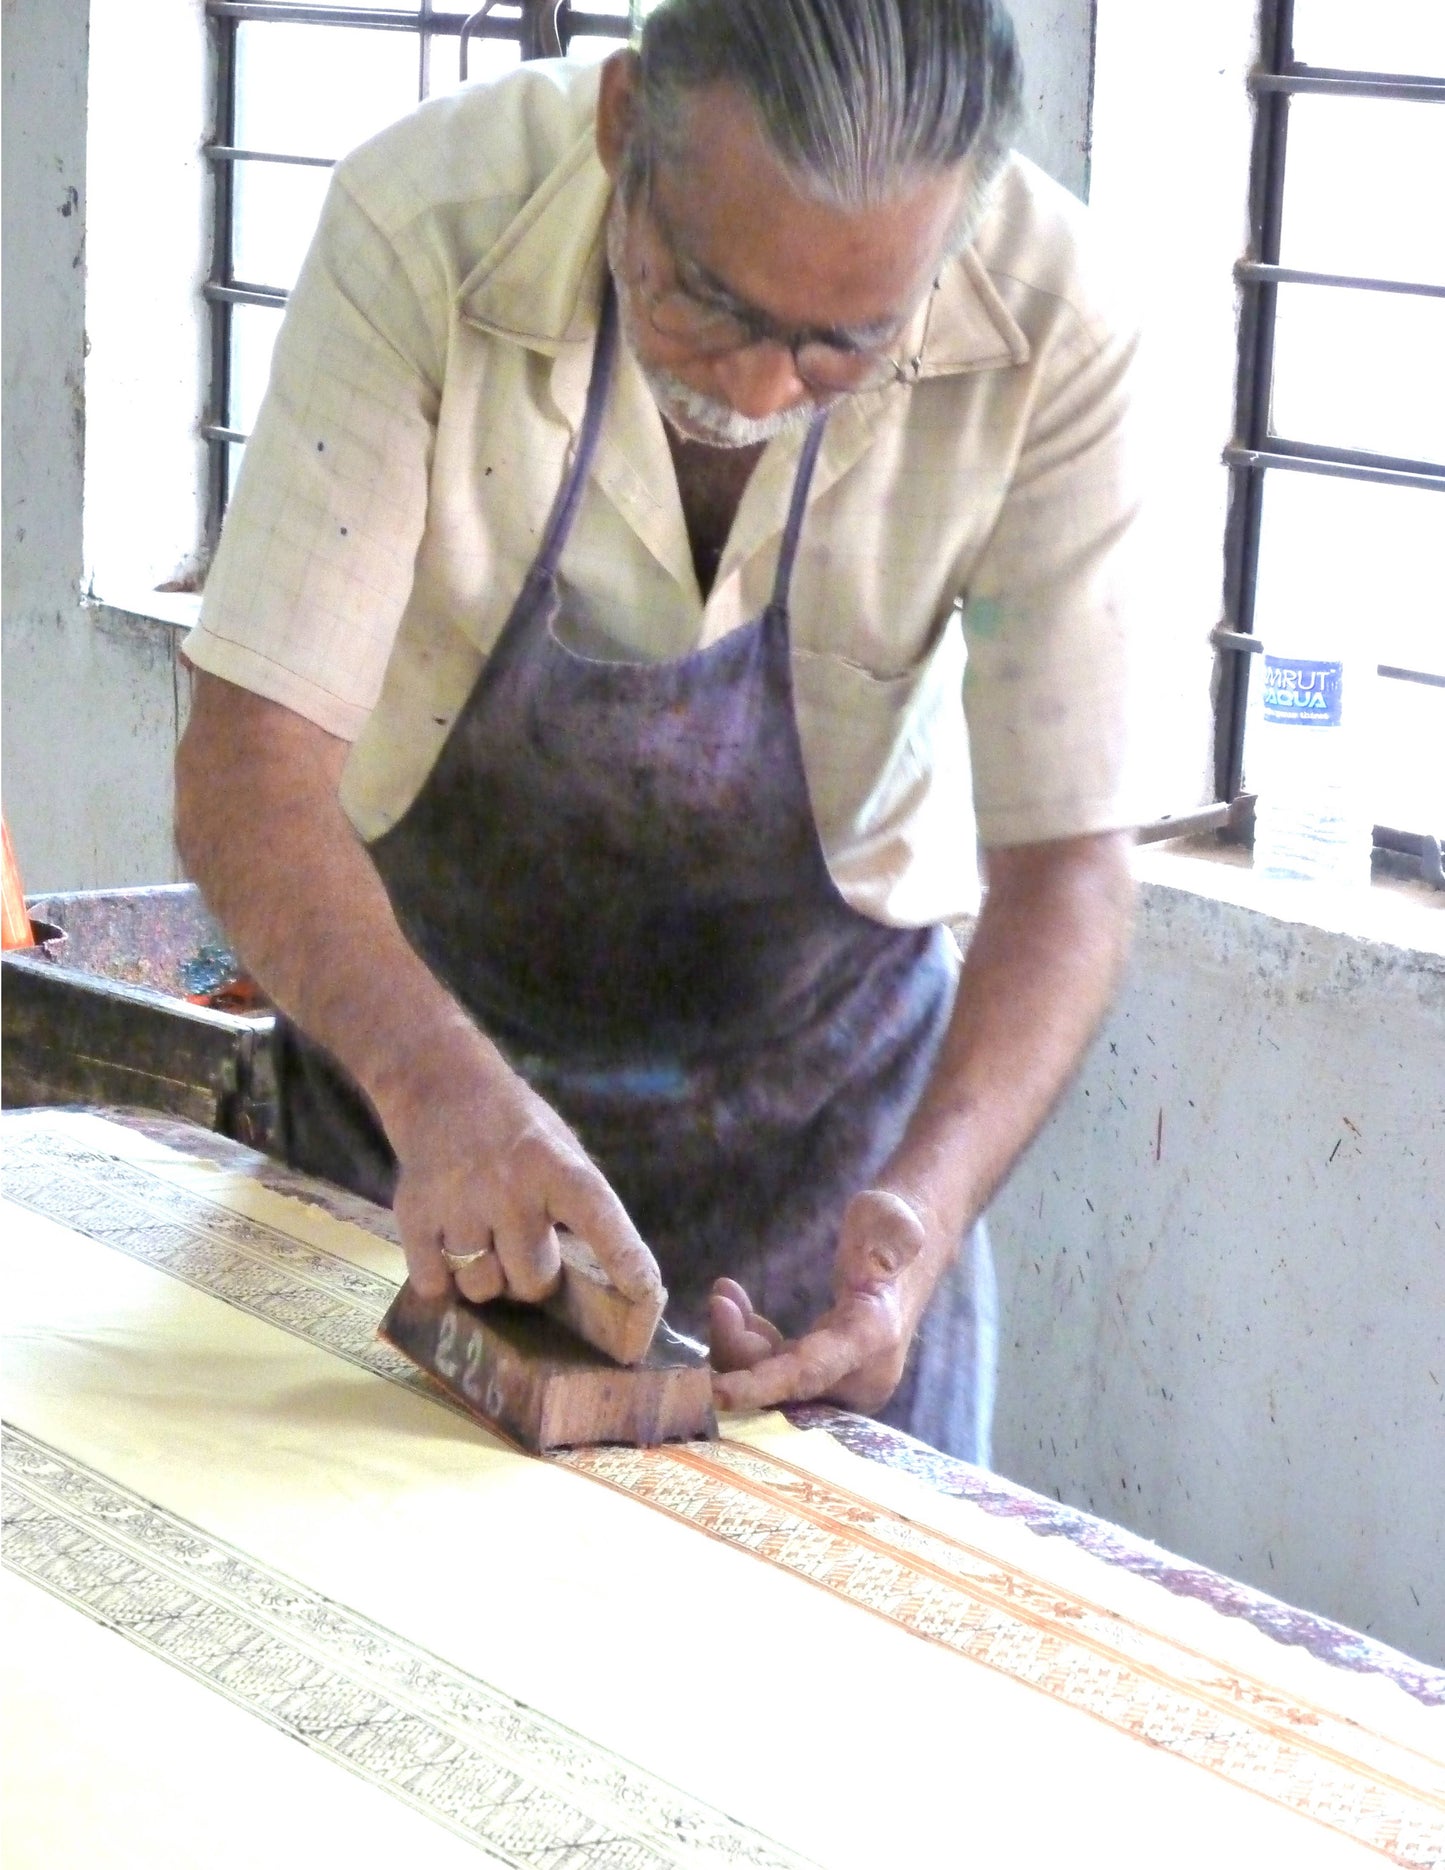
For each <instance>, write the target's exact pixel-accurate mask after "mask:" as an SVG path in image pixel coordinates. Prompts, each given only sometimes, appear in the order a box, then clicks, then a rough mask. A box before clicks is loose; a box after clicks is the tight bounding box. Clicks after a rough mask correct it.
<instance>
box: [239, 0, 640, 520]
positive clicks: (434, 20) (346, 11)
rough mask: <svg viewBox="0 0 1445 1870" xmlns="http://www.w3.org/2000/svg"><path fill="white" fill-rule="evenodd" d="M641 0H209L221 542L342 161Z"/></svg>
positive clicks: (623, 30) (605, 29)
mask: <svg viewBox="0 0 1445 1870" xmlns="http://www.w3.org/2000/svg"><path fill="white" fill-rule="evenodd" d="M646 10H647V9H646V6H645V4H644V0H591V3H590V6H589V8H588V9H587V10H585V11H584V10H582V9H579V8H574V7H572V6H571V5H570V4H569V0H521V3H520V4H518V5H506V4H503V3H502V0H490V3H489V4H488V5H485V6H482V7H479V8H478V9H477V10H476V11H475V12H472V13H441V12H437V11H436V10H434V9H433V8H432V7H431V6H430V5H429V4H425V5H423V6H421V7H420V8H419V9H417V10H415V11H405V10H401V9H390V8H383V7H340V6H326V5H314V4H311V0H292V3H291V4H287V5H259V4H258V5H251V4H247V3H245V0H206V15H207V19H208V22H209V25H210V30H211V33H212V40H213V50H214V55H215V62H216V72H217V85H216V123H215V133H214V136H213V137H212V139H211V140H210V141H209V142H208V144H207V146H206V158H207V160H208V162H209V163H210V165H211V167H212V171H213V174H214V179H215V218H214V229H215V232H214V239H213V246H212V253H211V265H210V273H209V277H208V279H207V281H206V284H205V287H204V291H205V297H206V300H207V303H208V305H209V308H210V393H209V399H208V410H207V415H206V420H205V422H204V424H203V426H202V434H203V435H204V437H205V439H206V443H207V447H208V455H209V470H208V481H207V501H206V508H207V512H206V533H207V541H208V544H209V545H210V546H211V547H212V548H214V545H215V542H216V540H217V538H219V536H220V529H221V520H222V517H223V515H224V513H225V510H226V499H227V495H228V492H229V489H230V486H231V484H232V482H233V480H234V478H235V472H236V468H237V466H238V464H239V460H240V455H241V451H242V450H243V449H244V447H245V445H246V437H247V435H248V434H249V432H250V429H251V425H252V423H253V422H254V420H255V416H256V411H257V409H258V408H259V406H260V402H261V397H262V395H263V393H264V391H265V388H266V380H267V377H268V376H269V374H270V368H271V348H272V346H273V344H274V343H275V341H276V333H277V331H278V330H279V328H280V323H281V313H282V310H283V308H284V306H285V304H286V297H287V293H288V291H289V290H290V287H291V286H292V284H293V283H294V281H295V278H296V274H297V272H298V270H299V268H300V265H301V260H302V256H303V255H304V254H305V251H306V248H307V245H308V244H309V242H310V239H311V235H312V232H313V230H314V229H315V226H316V221H317V217H318V215H319V214H320V212H321V202H322V198H323V196H324V195H325V192H326V184H327V178H328V176H329V173H330V170H331V168H332V166H333V164H334V163H335V162H336V160H337V159H338V158H339V157H341V156H343V155H345V154H346V152H347V151H348V150H350V149H353V148H354V147H355V146H356V145H357V144H358V143H361V142H364V141H365V140H366V138H367V137H369V136H371V135H373V134H374V133H375V132H376V131H377V130H380V129H381V128H383V126H384V125H386V124H388V123H391V122H393V121H395V119H396V118H398V117H400V116H403V115H405V113H406V112H407V111H409V110H411V109H413V108H414V107H415V106H416V105H417V104H418V103H420V102H421V101H422V100H423V99H425V98H428V97H437V96H440V95H442V94H443V93H444V92H447V91H450V90H455V89H456V88H457V87H458V86H460V85H461V84H464V83H474V82H476V81H477V80H478V79H484V78H495V77H498V76H500V75H501V74H502V73H503V72H505V71H506V70H508V69H509V68H510V67H511V66H513V65H515V64H516V63H517V61H518V60H519V59H522V58H544V57H547V56H555V55H557V54H558V53H561V52H567V53H568V54H569V55H570V56H571V57H573V58H584V57H597V58H601V57H604V56H605V55H606V54H607V53H608V52H611V51H613V50H614V49H615V48H616V47H618V46H620V45H625V44H626V43H627V41H628V37H629V35H630V33H631V32H632V30H633V29H634V27H635V26H636V24H637V23H638V20H639V19H640V17H641V15H642V14H643V13H644V12H645V11H646Z"/></svg>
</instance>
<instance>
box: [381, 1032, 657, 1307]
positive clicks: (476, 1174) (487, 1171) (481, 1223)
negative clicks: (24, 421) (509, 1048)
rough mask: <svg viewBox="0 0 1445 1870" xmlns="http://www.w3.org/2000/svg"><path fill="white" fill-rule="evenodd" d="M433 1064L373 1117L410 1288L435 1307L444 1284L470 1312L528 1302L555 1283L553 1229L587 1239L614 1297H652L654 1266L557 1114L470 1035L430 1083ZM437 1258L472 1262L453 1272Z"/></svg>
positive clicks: (557, 1265) (396, 1088) (398, 1088)
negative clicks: (390, 1162) (391, 1180)
mask: <svg viewBox="0 0 1445 1870" xmlns="http://www.w3.org/2000/svg"><path fill="white" fill-rule="evenodd" d="M457 1053H460V1056H457ZM438 1062H439V1061H436V1060H432V1061H429V1068H428V1069H426V1070H425V1071H424V1072H422V1073H419V1075H418V1076H417V1078H416V1079H415V1080H411V1079H403V1080H402V1081H401V1083H400V1084H398V1083H397V1082H396V1081H393V1084H392V1086H391V1088H390V1089H389V1093H388V1095H387V1097H386V1101H385V1108H384V1109H383V1110H382V1112H381V1115H382V1121H383V1124H384V1126H385V1128H386V1130H387V1134H388V1137H389V1138H390V1141H391V1143H392V1147H393V1148H394V1149H395V1150H396V1154H397V1170H398V1173H397V1184H396V1196H395V1201H394V1209H395V1213H396V1218H397V1223H398V1226H399V1227H400V1229H401V1242H402V1248H403V1251H404V1252H405V1254H406V1263H407V1271H408V1273H409V1275H410V1277H411V1282H412V1284H413V1285H414V1286H415V1287H416V1289H417V1291H418V1292H419V1293H420V1294H421V1295H422V1296H423V1297H424V1298H429V1299H431V1298H440V1297H442V1296H443V1294H444V1293H445V1292H446V1290H447V1288H448V1287H449V1285H450V1284H451V1282H452V1280H453V1279H455V1281H456V1285H457V1289H458V1290H459V1291H460V1292H461V1293H462V1295H463V1297H465V1298H468V1299H472V1300H475V1301H476V1302H477V1303H478V1304H481V1303H484V1302H485V1301H486V1300H488V1299H494V1298H498V1297H501V1296H503V1295H505V1296H506V1297H508V1298H513V1299H519V1300H522V1301H523V1302H525V1303H527V1304H535V1303H537V1302H538V1301H539V1300H541V1299H544V1298H546V1297H547V1296H548V1294H549V1293H551V1292H552V1291H553V1290H554V1289H555V1287H556V1285H557V1281H558V1279H559V1277H560V1276H561V1257H560V1253H559V1249H558V1245H557V1233H556V1229H557V1227H558V1226H559V1225H560V1226H563V1227H569V1228H571V1229H572V1231H573V1232H574V1233H576V1234H579V1235H580V1236H581V1237H582V1238H583V1239H584V1240H585V1241H586V1242H587V1244H588V1246H590V1247H591V1249H592V1251H593V1252H594V1253H595V1254H596V1256H597V1259H598V1261H599V1263H600V1264H601V1265H602V1267H603V1269H604V1270H605V1272H606V1273H607V1276H608V1278H609V1279H610V1280H611V1281H612V1283H613V1285H615V1286H616V1287H617V1288H618V1290H619V1291H620V1292H623V1293H624V1294H625V1295H626V1296H627V1297H628V1298H634V1299H649V1298H656V1296H657V1295H658V1294H659V1293H660V1292H661V1290H662V1279H661V1275H660V1274H659V1272H658V1269H657V1263H656V1261H655V1260H654V1259H653V1257H652V1255H651V1254H650V1253H649V1252H648V1250H647V1248H646V1247H645V1246H644V1245H643V1243H642V1239H641V1237H640V1236H639V1234H638V1232H637V1230H636V1228H635V1227H634V1226H633V1225H632V1222H631V1220H630V1219H629V1218H628V1215H627V1211H626V1209H625V1208H624V1207H623V1205H622V1203H621V1201H620V1200H619V1199H618V1197H617V1196H616V1194H615V1193H614V1192H613V1190H612V1188H611V1186H610V1185H609V1184H608V1182H607V1179H606V1177H605V1176H604V1175H603V1174H602V1172H601V1170H600V1169H598V1168H597V1166H596V1164H595V1163H593V1162H592V1161H591V1160H590V1159H589V1157H588V1155H587V1153H586V1151H585V1150H584V1149H583V1147H582V1145H581V1143H580V1142H578V1140H577V1138H576V1137H575V1136H574V1135H573V1134H572V1132H571V1130H570V1129H569V1128H568V1127H567V1125H566V1124H565V1123H564V1122H563V1121H562V1119H561V1117H559V1116H558V1115H557V1113H556V1111H554V1110H553V1109H552V1107H551V1106H550V1105H549V1104H547V1103H546V1102H545V1101H544V1100H543V1099H542V1098H540V1097H538V1096H537V1094H536V1092H535V1091H533V1090H532V1089H531V1088H530V1087H529V1086H528V1085H527V1084H526V1083H524V1082H523V1080H522V1079H521V1078H519V1077H518V1076H517V1075H516V1073H515V1072H513V1071H511V1070H510V1069H509V1068H508V1067H507V1066H506V1065H505V1064H504V1063H503V1062H502V1061H501V1060H500V1058H499V1057H498V1056H497V1054H496V1053H495V1051H493V1050H492V1048H490V1047H489V1046H487V1045H486V1044H485V1042H484V1041H481V1040H480V1035H478V1043H477V1044H476V1045H474V1046H471V1047H468V1046H466V1045H465V1044H463V1045H461V1046H458V1047H457V1048H456V1049H455V1051H454V1054H453V1056H452V1057H451V1058H450V1059H449V1060H448V1061H446V1064H445V1067H444V1070H443V1072H442V1073H440V1074H438V1073H437V1072H436V1069H435V1067H436V1064H437V1063H438ZM438 1076H440V1077H441V1079H442V1083H441V1084H438V1082H437V1080H438ZM448 1254H450V1255H453V1256H455V1257H456V1258H459V1259H460V1258H467V1257H469V1256H470V1255H472V1254H480V1255H481V1257H480V1258H479V1259H476V1260H470V1261H469V1263H468V1264H465V1265H459V1266H456V1267H455V1270H453V1268H452V1266H450V1265H449V1264H448V1260H447V1258H446V1255H448Z"/></svg>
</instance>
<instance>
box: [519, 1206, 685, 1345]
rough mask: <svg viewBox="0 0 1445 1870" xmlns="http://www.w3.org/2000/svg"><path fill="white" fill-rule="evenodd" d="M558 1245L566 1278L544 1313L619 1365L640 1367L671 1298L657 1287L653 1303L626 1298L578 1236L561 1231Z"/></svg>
mask: <svg viewBox="0 0 1445 1870" xmlns="http://www.w3.org/2000/svg"><path fill="white" fill-rule="evenodd" d="M557 1245H558V1247H559V1248H560V1250H561V1254H562V1277H561V1279H560V1280H559V1281H558V1285H557V1290H556V1291H555V1292H554V1293H553V1294H552V1296H551V1297H550V1298H548V1299H544V1300H543V1301H542V1310H543V1311H544V1312H547V1313H548V1314H549V1315H550V1316H551V1317H553V1318H555V1319H556V1320H557V1322H558V1323H559V1324H563V1325H566V1326H567V1328H568V1329H569V1330H570V1331H575V1332H576V1334H577V1336H578V1337H579V1338H585V1339H586V1341H587V1343H589V1344H593V1345H595V1346H596V1347H597V1349H598V1350H599V1351H606V1353H607V1355H608V1356H609V1357H615V1358H616V1359H617V1361H618V1363H620V1364H635V1363H639V1362H640V1361H641V1360H642V1358H644V1357H645V1356H646V1355H647V1350H648V1346H649V1345H650V1344H651V1343H652V1336H653V1333H654V1332H655V1331H656V1330H657V1327H658V1326H659V1325H660V1324H661V1323H662V1308H663V1306H664V1305H665V1304H666V1303H667V1294H666V1293H665V1292H664V1291H663V1290H662V1289H661V1287H659V1288H658V1291H657V1295H656V1297H655V1298H654V1299H652V1300H650V1301H639V1300H637V1299H629V1298H624V1297H623V1295H622V1294H621V1293H620V1292H619V1291H618V1290H617V1288H616V1286H614V1285H613V1283H612V1281H611V1280H610V1279H609V1278H608V1277H607V1275H606V1273H605V1272H604V1271H603V1270H602V1266H601V1264H600V1262H599V1261H598V1259H597V1257H596V1255H595V1254H594V1253H593V1251H592V1249H591V1247H589V1246H588V1244H587V1242H586V1241H585V1240H583V1239H582V1238H581V1236H580V1235H578V1234H574V1233H572V1232H570V1231H569V1230H568V1229H567V1228H565V1227H559V1228H558V1229H557Z"/></svg>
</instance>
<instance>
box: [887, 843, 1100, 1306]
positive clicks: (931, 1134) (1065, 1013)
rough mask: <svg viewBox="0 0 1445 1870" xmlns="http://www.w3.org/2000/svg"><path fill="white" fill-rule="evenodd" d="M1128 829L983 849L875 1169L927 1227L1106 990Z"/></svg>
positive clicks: (977, 1182) (954, 1211)
mask: <svg viewBox="0 0 1445 1870" xmlns="http://www.w3.org/2000/svg"><path fill="white" fill-rule="evenodd" d="M1131 842H1132V840H1131V839H1130V838H1129V836H1128V835H1127V834H1126V833H1109V834H1106V835H1104V836H1101V837H1093V838H1081V839H1072V840H1068V841H1066V842H1060V843H1054V844H1039V845H1026V846H1020V847H1018V848H1016V849H1012V850H1002V851H995V852H993V853H991V854H990V857H989V861H988V871H989V881H988V891H987V894H986V896H985V898H984V904H983V908H982V910H981V911H980V913H979V918H978V924H977V927H976V929H975V932H974V937H973V940H972V942H971V943H970V944H969V949H968V953H967V955H966V956H965V958H964V964H963V972H962V975H961V977H960V980H959V987H958V999H957V1003H956V1005H955V1007H954V1013H953V1018H952V1021H951V1022H950V1025H949V1029H948V1032H947V1035H946V1036H945V1039H944V1043H943V1047H942V1050H941V1052H940V1054H939V1058H938V1061H937V1064H936V1065H935V1067H934V1071H933V1075H932V1077H931V1079H930V1081H929V1085H928V1089H927V1090H926V1092H925V1093H924V1096H923V1099H922V1101H921V1102H920V1104H919V1106H918V1109H917V1110H916V1112H915V1113H914V1116H913V1119H912V1121H911V1123H910V1124H909V1127H908V1130H907V1132H906V1134H905V1136H904V1139H903V1142H902V1144H901V1145H900V1147H899V1149H898V1151H897V1152H896V1154H895V1156H894V1158H893V1161H892V1162H891V1163H890V1164H889V1167H888V1169H887V1170H886V1171H885V1173H884V1174H883V1176H882V1177H880V1181H881V1183H882V1185H883V1186H885V1187H887V1188H890V1189H892V1190H894V1191H896V1192H897V1193H899V1194H902V1195H903V1196H905V1198H906V1199H908V1200H909V1201H910V1202H912V1203H913V1204H914V1205H915V1206H917V1207H919V1208H920V1210H921V1211H922V1213H923V1218H924V1220H925V1223H926V1224H930V1232H933V1233H935V1237H936V1238H938V1239H940V1240H943V1241H948V1242H956V1241H957V1240H958V1239H959V1238H960V1237H961V1234H962V1232H963V1230H964V1229H965V1228H967V1227H968V1226H969V1225H970V1224H971V1223H972V1222H973V1221H974V1220H975V1219H976V1218H977V1217H978V1215H979V1214H980V1213H982V1211H983V1209H984V1207H985V1206H986V1205H987V1203H988V1201H989V1199H990V1197H991V1196H992V1195H993V1193H994V1191H995V1190H996V1189H997V1188H998V1186H999V1184H1000V1183H1001V1182H1002V1181H1003V1180H1004V1178H1005V1176H1006V1175H1007V1174H1008V1172H1009V1170H1010V1169H1011V1168H1012V1166H1013V1164H1014V1162H1015V1161H1016V1160H1017V1158H1018V1156H1019V1155H1020V1153H1021V1152H1022V1151H1023V1149H1024V1148H1025V1147H1026V1145H1027V1144H1028V1143H1029V1141H1030V1140H1031V1139H1032V1137H1033V1136H1034V1135H1035V1133H1036V1132H1037V1130H1038V1128H1039V1126H1040V1124H1042V1122H1043V1121H1044V1118H1045V1117H1046V1116H1047V1115H1048V1113H1049V1111H1050V1109H1051V1108H1052V1106H1053V1104H1054V1102H1055V1100H1056V1098H1057V1097H1058V1095H1059V1093H1060V1091H1061V1090H1062V1089H1063V1087H1064V1086H1065V1085H1066V1084H1067V1083H1068V1081H1069V1079H1070V1077H1071V1076H1072V1074H1073V1072H1074V1069H1075V1067H1076V1066H1077V1064H1078V1062H1079V1059H1080V1057H1081V1055H1082V1053H1083V1051H1084V1048H1085V1047H1086V1046H1087V1044H1088V1042H1089V1040H1090V1038H1091V1037H1092V1035H1093V1033H1094V1031H1095V1028H1096V1027H1097V1025H1098V1023H1099V1020H1100V1018H1101V1017H1102V1015H1103V1013H1104V1010H1105V1008H1106V1007H1107V1005H1108V1003H1109V1000H1110V998H1111V996H1112V993H1113V990H1114V987H1115V985H1116V983H1117V980H1118V977H1119V971H1120V967H1121V965H1122V962H1123V959H1124V955H1125V953H1126V951H1127V947H1128V935H1129V925H1130V918H1131V909H1132V899H1133V884H1132V880H1131V873H1130V856H1129V852H1130V845H1131ZM935 1275H936V1269H935Z"/></svg>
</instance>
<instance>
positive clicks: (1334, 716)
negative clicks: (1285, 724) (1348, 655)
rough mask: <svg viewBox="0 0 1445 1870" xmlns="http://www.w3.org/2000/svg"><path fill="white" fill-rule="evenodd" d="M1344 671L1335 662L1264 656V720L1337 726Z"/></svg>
mask: <svg viewBox="0 0 1445 1870" xmlns="http://www.w3.org/2000/svg"><path fill="white" fill-rule="evenodd" d="M1343 668H1344V665H1343V664H1342V663H1338V662H1308V661H1304V660H1302V659H1301V658H1300V657H1298V656H1270V655H1266V656H1265V659H1264V718H1265V720H1267V721H1297V722H1298V723H1299V724H1300V725H1301V726H1311V727H1338V726H1339V724H1340V691H1341V688H1342V686H1343V684H1342V682H1341V679H1340V678H1341V675H1342V673H1343Z"/></svg>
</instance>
